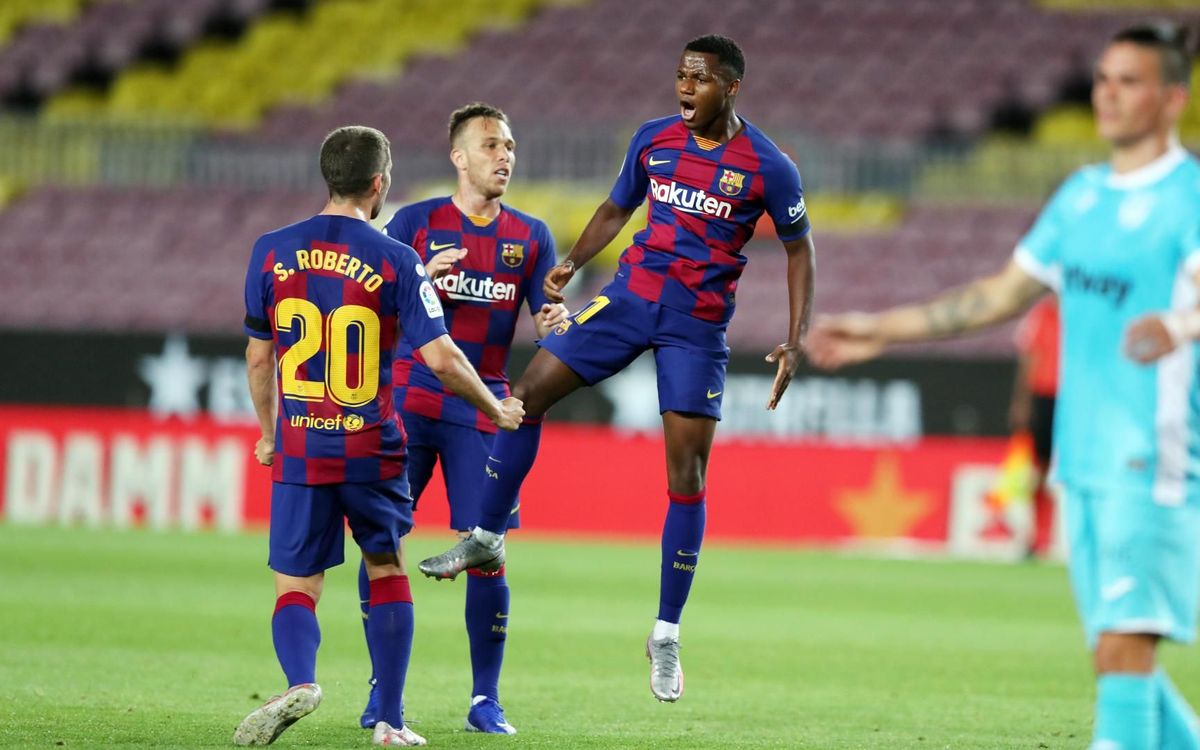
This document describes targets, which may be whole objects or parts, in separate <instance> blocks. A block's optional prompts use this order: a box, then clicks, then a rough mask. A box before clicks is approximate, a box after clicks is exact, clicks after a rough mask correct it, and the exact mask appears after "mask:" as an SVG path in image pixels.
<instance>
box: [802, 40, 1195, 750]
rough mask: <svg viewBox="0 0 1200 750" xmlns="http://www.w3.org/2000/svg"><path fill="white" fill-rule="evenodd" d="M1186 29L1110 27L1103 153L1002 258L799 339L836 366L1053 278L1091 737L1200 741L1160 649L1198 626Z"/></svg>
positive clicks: (1024, 298)
mask: <svg viewBox="0 0 1200 750" xmlns="http://www.w3.org/2000/svg"><path fill="white" fill-rule="evenodd" d="M1185 36H1186V35H1185V34H1184V33H1183V32H1182V31H1181V30H1180V29H1179V28H1177V27H1175V26H1174V25H1173V24H1169V23H1165V22H1161V23H1152V24H1147V25H1144V26H1136V27H1131V28H1128V29H1125V30H1124V31H1121V32H1120V33H1118V34H1117V35H1115V36H1114V37H1113V39H1112V40H1111V42H1110V43H1109V45H1108V47H1107V48H1106V49H1105V51H1104V53H1103V54H1102V55H1101V57H1100V60H1099V62H1098V64H1097V66H1096V70H1095V83H1094V89H1093V93H1092V102H1093V105H1094V108H1095V111H1096V123H1097V128H1098V130H1099V132H1100V135H1101V136H1102V137H1104V138H1105V139H1106V140H1108V141H1109V142H1110V143H1111V144H1112V147H1113V151H1112V157H1111V159H1110V161H1109V163H1108V164H1104V165H1098V166H1092V167H1087V168H1084V169H1081V170H1080V171H1078V172H1076V173H1075V174H1074V175H1072V176H1071V177H1070V178H1068V179H1067V181H1066V182H1065V183H1064V184H1063V186H1062V187H1061V188H1060V189H1059V191H1058V192H1057V193H1056V194H1055V196H1054V197H1053V198H1052V199H1051V201H1050V203H1049V204H1048V205H1047V206H1046V207H1045V209H1044V210H1043V211H1042V214H1041V216H1040V217H1039V218H1038V220H1037V222H1036V223H1035V224H1034V226H1033V228H1032V229H1031V230H1030V231H1029V233H1028V234H1027V235H1026V236H1025V237H1024V239H1022V240H1021V242H1020V243H1019V245H1018V246H1017V249H1016V252H1015V254H1014V257H1013V259H1012V261H1011V262H1010V263H1009V264H1008V266H1007V267H1006V268H1005V269H1004V270H1003V271H1001V272H1000V273H998V274H996V275H994V276H990V277H987V278H983V279H979V280H976V281H974V282H972V283H970V284H967V285H966V286H964V287H962V288H960V289H957V290H955V291H952V292H949V293H947V294H944V295H941V296H939V297H937V298H935V299H933V300H931V301H928V302H926V303H924V304H920V305H914V306H909V307H900V308H895V309H892V310H888V311H886V312H883V313H879V314H875V315H870V314H863V313H858V314H849V315H839V316H834V317H831V318H829V319H825V320H822V321H819V322H818V325H817V326H816V328H815V329H814V332H813V334H812V336H811V337H810V341H809V345H810V351H811V353H812V357H813V359H814V361H816V362H817V363H818V364H820V365H823V366H830V367H832V366H840V365H844V364H848V363H851V362H858V361H862V360H864V359H868V358H870V357H873V356H875V355H877V354H879V353H880V352H881V351H882V350H883V349H884V347H885V346H886V345H887V344H891V343H899V342H907V341H921V340H927V339H933V338H939V337H945V336H951V335H956V334H959V333H962V332H966V331H972V330H976V329H979V328H983V327H984V326H987V325H991V324H994V323H998V322H1000V321H1003V320H1006V319H1009V318H1012V317H1014V316H1015V315H1017V314H1019V313H1020V312H1021V311H1022V310H1024V309H1025V308H1026V307H1028V306H1029V305H1030V304H1031V303H1032V302H1033V301H1034V300H1035V299H1036V298H1037V297H1039V296H1041V295H1042V294H1043V293H1044V292H1045V291H1046V290H1047V289H1053V290H1055V291H1056V292H1057V293H1058V294H1059V296H1060V304H1061V309H1062V322H1063V333H1062V347H1061V352H1062V354H1061V358H1062V363H1061V389H1060V392H1059V398H1058V404H1057V413H1056V415H1055V420H1056V421H1055V440H1054V450H1055V462H1056V468H1055V470H1054V472H1055V474H1056V476H1057V480H1058V481H1059V482H1060V483H1061V484H1062V485H1063V487H1064V489H1065V495H1066V518H1067V525H1068V535H1069V553H1070V570H1071V583H1072V587H1073V589H1074V592H1075V598H1076V601H1077V604H1078V607H1079V612H1080V615H1081V617H1082V619H1083V624H1084V629H1085V632H1086V635H1087V642H1088V645H1089V647H1090V648H1091V649H1092V651H1093V653H1094V658H1095V670H1096V675H1097V698H1096V717H1095V730H1094V737H1093V744H1092V748H1093V750H1151V749H1152V748H1200V731H1198V729H1197V722H1196V716H1195V714H1194V713H1193V711H1192V709H1191V707H1190V706H1189V705H1188V704H1187V702H1186V701H1185V700H1184V699H1183V697H1182V696H1181V695H1180V694H1179V692H1178V691H1177V690H1176V689H1175V687H1174V686H1173V685H1172V684H1171V681H1170V679H1169V678H1168V677H1167V675H1166V673H1165V672H1164V671H1163V670H1162V669H1161V668H1158V667H1157V666H1156V663H1155V651H1156V647H1157V644H1158V642H1159V641H1160V640H1161V639H1163V638H1170V639H1172V640H1175V641H1182V642H1190V641H1192V640H1193V639H1194V638H1195V631H1196V608H1197V596H1198V592H1200V450H1198V449H1200V433H1198V430H1197V428H1198V427H1200V388H1198V387H1197V382H1196V377H1197V367H1198V365H1200V359H1198V356H1197V354H1198V352H1197V347H1196V346H1195V345H1193V344H1192V340H1193V339H1195V338H1198V337H1200V324H1198V321H1200V312H1198V311H1197V310H1196V304H1197V298H1198V295H1197V288H1198V285H1200V163H1198V162H1197V161H1196V159H1195V158H1194V157H1192V156H1191V155H1189V154H1188V153H1187V152H1185V151H1184V150H1183V149H1182V148H1181V147H1180V146H1179V145H1178V141H1177V138H1176V127H1175V126H1176V123H1177V122H1178V120H1179V118H1180V116H1181V115H1182V114H1183V111H1184V109H1185V107H1186V104H1187V98H1188V90H1187V85H1188V79H1189V76H1190V73H1191V63H1190V60H1189V56H1188V53H1187V47H1186V40H1185Z"/></svg>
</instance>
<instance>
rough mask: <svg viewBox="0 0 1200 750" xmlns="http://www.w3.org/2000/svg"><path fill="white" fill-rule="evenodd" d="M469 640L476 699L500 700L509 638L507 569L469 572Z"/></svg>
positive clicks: (467, 607) (472, 691) (467, 610)
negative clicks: (480, 696) (506, 643)
mask: <svg viewBox="0 0 1200 750" xmlns="http://www.w3.org/2000/svg"><path fill="white" fill-rule="evenodd" d="M466 621H467V639H468V640H469V641H470V643H471V678H472V681H473V685H474V686H473V687H472V688H471V695H472V696H479V695H485V696H487V697H488V698H491V699H492V700H496V701H498V700H500V667H501V666H502V665H503V663H504V640H505V638H507V637H508V581H507V579H505V577H504V568H503V567H501V568H500V570H498V571H496V572H494V573H484V572H483V571H480V570H478V569H476V568H471V569H470V570H468V571H467V604H466Z"/></svg>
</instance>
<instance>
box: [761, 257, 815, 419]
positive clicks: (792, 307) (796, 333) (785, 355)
mask: <svg viewBox="0 0 1200 750" xmlns="http://www.w3.org/2000/svg"><path fill="white" fill-rule="evenodd" d="M783 249H784V250H785V251H787V259H788V337H787V343H784V344H780V345H779V346H777V347H775V349H774V350H773V351H772V352H771V353H770V354H768V355H767V357H766V359H767V361H768V362H772V363H777V364H778V366H777V367H776V368H775V382H774V383H772V385H771V398H770V399H768V400H767V410H768V411H771V410H774V409H775V407H776V406H779V399H781V398H783V392H784V391H786V390H787V387H788V385H789V384H790V383H791V382H792V376H793V375H795V374H796V368H797V367H798V366H799V365H800V358H801V356H803V354H804V335H805V334H806V333H807V332H808V321H809V317H810V316H811V314H812V298H813V279H814V277H815V274H816V270H815V267H814V261H815V259H816V250H815V249H814V248H813V243H812V235H811V234H808V235H806V236H804V237H801V238H800V239H798V240H791V241H788V242H785V243H783Z"/></svg>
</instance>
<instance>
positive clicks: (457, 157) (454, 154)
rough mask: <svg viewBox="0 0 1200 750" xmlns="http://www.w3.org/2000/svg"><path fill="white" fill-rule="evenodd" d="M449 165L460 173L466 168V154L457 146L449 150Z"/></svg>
mask: <svg viewBox="0 0 1200 750" xmlns="http://www.w3.org/2000/svg"><path fill="white" fill-rule="evenodd" d="M450 163H451V164H453V165H454V168H455V169H457V170H459V171H460V172H461V171H464V170H466V168H467V152H465V151H463V150H462V149H461V148H458V147H457V146H456V147H454V148H452V149H450Z"/></svg>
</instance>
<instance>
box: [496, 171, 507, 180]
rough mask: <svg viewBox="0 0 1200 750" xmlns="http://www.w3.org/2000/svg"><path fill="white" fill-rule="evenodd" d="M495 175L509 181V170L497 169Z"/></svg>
mask: <svg viewBox="0 0 1200 750" xmlns="http://www.w3.org/2000/svg"><path fill="white" fill-rule="evenodd" d="M495 174H496V176H497V177H502V178H504V179H506V180H507V179H508V170H507V169H497V170H496V172H495Z"/></svg>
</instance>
